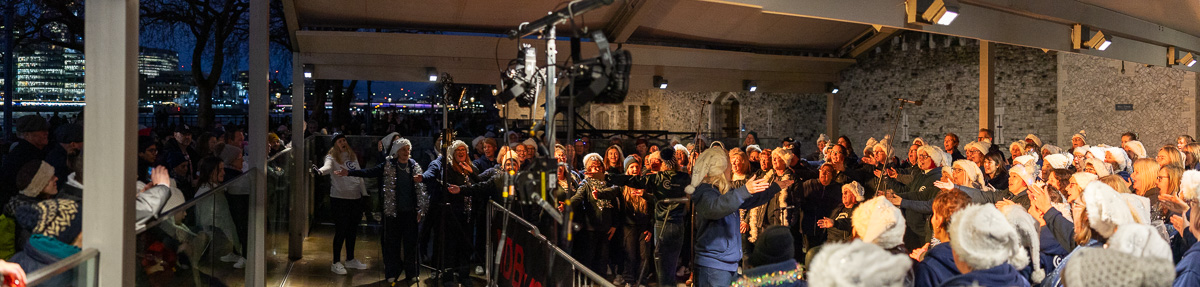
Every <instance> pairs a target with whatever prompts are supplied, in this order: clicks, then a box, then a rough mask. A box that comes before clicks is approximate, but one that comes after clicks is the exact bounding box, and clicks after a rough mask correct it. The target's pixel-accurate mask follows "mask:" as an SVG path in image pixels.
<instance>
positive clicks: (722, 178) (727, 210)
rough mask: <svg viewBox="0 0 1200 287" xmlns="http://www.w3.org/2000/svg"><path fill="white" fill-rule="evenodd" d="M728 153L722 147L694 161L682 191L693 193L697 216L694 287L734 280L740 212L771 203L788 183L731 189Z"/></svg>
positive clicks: (749, 184)
mask: <svg viewBox="0 0 1200 287" xmlns="http://www.w3.org/2000/svg"><path fill="white" fill-rule="evenodd" d="M730 173H731V169H730V165H729V157H728V153H727V152H726V151H725V150H724V149H722V148H710V149H708V150H705V151H704V152H702V153H701V154H700V156H699V157H698V158H697V159H696V164H695V165H694V168H693V173H692V177H691V183H690V184H688V186H687V187H686V188H685V190H686V191H687V192H688V193H691V194H692V200H693V201H694V208H695V212H696V214H695V216H696V223H695V224H696V226H697V230H696V245H695V250H696V257H695V258H696V259H695V260H696V262H695V263H696V273H695V277H694V278H695V284H696V285H695V286H729V284H731V283H733V281H734V279H736V277H737V270H738V261H739V260H741V259H742V248H741V235H740V234H741V232H740V231H739V229H740V225H741V219H740V218H738V217H739V216H738V212H737V211H738V210H739V209H749V208H753V207H756V206H759V205H763V204H766V203H767V202H768V201H770V200H771V199H772V198H773V197H774V195H775V194H776V193H779V190H781V189H786V188H787V187H788V186H790V185H791V184H792V182H791V181H790V180H781V181H777V182H775V183H774V184H772V183H769V182H768V181H767V180H766V179H757V178H754V179H750V180H748V181H747V184H746V185H743V186H737V187H735V186H733V183H732V182H731V180H730V179H729V174H730Z"/></svg>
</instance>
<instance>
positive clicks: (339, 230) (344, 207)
mask: <svg viewBox="0 0 1200 287" xmlns="http://www.w3.org/2000/svg"><path fill="white" fill-rule="evenodd" d="M329 205H330V206H331V207H333V214H334V215H333V226H334V231H333V263H338V262H342V245H343V244H345V246H346V260H347V261H349V260H354V241H356V240H358V224H359V223H361V222H362V215H363V210H362V209H363V206H362V199H341V198H330V199H329Z"/></svg>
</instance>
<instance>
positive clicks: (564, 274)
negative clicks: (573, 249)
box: [485, 201, 615, 287]
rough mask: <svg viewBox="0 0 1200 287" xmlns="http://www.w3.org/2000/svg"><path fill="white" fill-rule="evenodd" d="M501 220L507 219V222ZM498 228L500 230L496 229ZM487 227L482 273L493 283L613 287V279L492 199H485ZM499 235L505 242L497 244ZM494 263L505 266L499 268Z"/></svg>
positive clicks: (500, 284)
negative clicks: (485, 261) (483, 269)
mask: <svg viewBox="0 0 1200 287" xmlns="http://www.w3.org/2000/svg"><path fill="white" fill-rule="evenodd" d="M502 221H507V224H504V223H503V222H502ZM501 229H503V232H499V231H501ZM487 230H488V232H487V234H488V238H487V244H488V245H487V272H486V273H485V274H486V276H487V277H488V280H490V281H492V283H494V285H492V286H510V284H512V283H513V282H515V281H514V279H515V280H516V281H522V282H516V283H517V284H515V285H522V286H524V285H526V284H529V283H530V282H531V280H537V281H541V282H538V283H540V285H542V286H601V287H615V285H613V284H612V282H609V281H608V280H606V279H604V277H603V276H600V275H599V274H596V272H593V271H592V270H591V269H588V268H587V267H586V266H584V265H583V264H582V263H579V261H576V260H575V258H573V257H571V256H570V255H569V254H567V252H565V251H563V250H562V249H560V248H558V246H555V245H554V243H553V241H551V240H549V239H547V238H546V236H545V235H543V234H542V233H541V231H539V230H538V228H537V227H536V226H534V225H533V224H531V223H529V221H526V220H525V219H523V218H521V217H520V216H518V215H516V214H514V213H512V211H509V210H508V209H506V208H504V207H502V206H500V204H498V203H496V202H495V201H490V202H488V217H487ZM500 236H504V237H506V238H503V240H505V244H504V245H498V244H497V243H499V242H500V241H499V240H501V238H500ZM497 246H502V247H500V248H502V249H501V250H500V251H501V252H500V253H502V254H501V255H500V256H501V259H503V261H502V262H499V263H498V264H497V262H498V261H497V260H496V257H495V256H496V251H497V250H496V247H497ZM496 267H501V268H504V269H502V270H498V269H496ZM518 268H519V269H518ZM493 272H496V273H500V274H493ZM515 274H519V275H515ZM529 285H533V284H529Z"/></svg>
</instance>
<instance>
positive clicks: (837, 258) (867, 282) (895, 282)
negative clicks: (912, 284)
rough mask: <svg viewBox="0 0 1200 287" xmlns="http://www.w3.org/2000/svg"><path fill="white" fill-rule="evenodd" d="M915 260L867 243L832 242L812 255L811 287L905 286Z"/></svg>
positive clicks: (809, 271) (856, 241)
mask: <svg viewBox="0 0 1200 287" xmlns="http://www.w3.org/2000/svg"><path fill="white" fill-rule="evenodd" d="M911 268H912V260H911V259H909V258H908V256H905V255H904V254H892V253H891V252H888V251H886V250H884V249H883V248H881V247H879V246H877V245H873V244H870V243H867V242H863V241H859V240H854V241H851V242H849V243H832V244H828V245H825V246H824V247H821V251H820V252H817V255H816V256H813V260H812V264H811V267H810V269H809V270H808V274H807V275H808V284H811V286H885V287H900V286H904V278H905V277H906V276H908V274H909V270H910V269H911Z"/></svg>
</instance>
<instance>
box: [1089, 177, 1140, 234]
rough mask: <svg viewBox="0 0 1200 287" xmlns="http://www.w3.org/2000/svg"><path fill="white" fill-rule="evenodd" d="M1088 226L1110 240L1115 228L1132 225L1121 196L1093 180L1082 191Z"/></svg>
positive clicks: (1127, 206)
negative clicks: (1127, 224)
mask: <svg viewBox="0 0 1200 287" xmlns="http://www.w3.org/2000/svg"><path fill="white" fill-rule="evenodd" d="M1083 202H1084V204H1086V205H1087V213H1088V221H1089V223H1090V224H1089V226H1090V227H1091V228H1092V229H1095V230H1096V232H1099V233H1100V236H1103V237H1104V238H1110V237H1112V235H1113V232H1114V231H1116V229H1117V226H1119V225H1121V224H1126V223H1134V221H1133V213H1132V212H1131V211H1130V210H1129V205H1128V203H1126V202H1125V199H1123V198H1121V195H1120V194H1118V193H1117V191H1116V190H1113V188H1112V187H1109V186H1108V185H1107V184H1104V182H1101V181H1098V180H1094V181H1092V182H1091V183H1088V185H1087V188H1084V189H1083Z"/></svg>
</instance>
